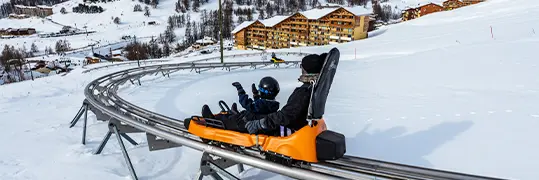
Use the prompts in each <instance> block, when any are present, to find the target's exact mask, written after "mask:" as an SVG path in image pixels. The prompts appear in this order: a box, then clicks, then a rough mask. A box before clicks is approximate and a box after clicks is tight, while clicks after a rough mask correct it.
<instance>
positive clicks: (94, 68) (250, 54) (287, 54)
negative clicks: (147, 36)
mask: <svg viewBox="0 0 539 180" xmlns="http://www.w3.org/2000/svg"><path fill="white" fill-rule="evenodd" d="M266 54H267V53H259V52H257V53H243V54H231V55H226V56H224V58H236V57H249V56H262V55H266ZM275 54H276V55H281V56H289V55H295V56H306V55H309V54H310V53H302V52H275ZM219 59H220V57H209V58H202V59H197V60H192V61H188V62H184V63H180V64H192V63H197V62H207V61H211V60H219ZM172 60H174V59H152V60H141V61H140V64H144V65H147V64H156V63H165V62H170V61H172ZM137 63H138V62H137V61H128V62H112V63H111V64H108V65H103V66H99V67H93V68H88V69H87V70H84V71H82V73H87V72H91V71H95V70H100V69H105V68H111V67H118V66H129V65H134V64H137ZM86 66H87V65H85V66H82V67H83V68H87V67H86Z"/></svg>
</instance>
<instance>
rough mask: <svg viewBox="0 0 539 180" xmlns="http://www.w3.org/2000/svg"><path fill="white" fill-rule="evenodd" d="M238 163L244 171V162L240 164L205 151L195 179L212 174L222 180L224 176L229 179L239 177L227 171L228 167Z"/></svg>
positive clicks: (239, 169)
mask: <svg viewBox="0 0 539 180" xmlns="http://www.w3.org/2000/svg"><path fill="white" fill-rule="evenodd" d="M234 165H238V171H239V172H240V173H241V172H243V170H244V169H243V164H239V163H237V162H235V161H232V160H228V159H223V158H220V157H215V158H214V157H212V156H211V155H210V154H208V153H206V152H204V153H203V154H202V158H201V159H200V171H199V172H198V173H197V177H195V179H197V180H202V178H203V177H204V176H211V177H213V178H214V179H218V180H221V179H223V178H222V177H221V175H222V176H224V177H226V178H227V179H237V180H239V178H238V177H236V176H234V175H233V174H231V173H230V172H228V171H226V168H229V167H232V166H234Z"/></svg>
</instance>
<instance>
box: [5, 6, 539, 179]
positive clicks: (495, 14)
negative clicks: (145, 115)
mask: <svg viewBox="0 0 539 180" xmlns="http://www.w3.org/2000/svg"><path fill="white" fill-rule="evenodd" d="M490 27H492V32H493V36H494V38H492V35H491V29H490ZM538 30H539V2H536V1H531V0H489V1H488V2H484V3H481V4H477V5H474V6H469V7H466V8H462V9H457V10H454V11H449V12H440V13H436V14H432V15H429V16H425V17H422V18H419V19H416V20H413V21H408V22H404V23H401V24H398V25H394V26H389V27H388V28H387V29H384V30H379V31H377V32H374V33H373V34H372V36H371V38H369V39H366V40H361V41H356V42H352V43H348V44H340V45H336V46H324V47H308V48H298V49H288V50H279V51H299V50H301V51H303V52H317V53H320V52H324V51H327V50H329V49H330V48H331V47H338V48H339V49H340V50H341V53H342V56H341V57H342V58H341V59H342V60H343V61H342V62H341V64H340V65H339V67H338V73H337V75H336V79H335V82H334V85H333V87H332V90H331V93H330V95H329V98H328V104H327V106H326V107H327V110H326V115H325V119H326V122H327V123H328V127H329V128H330V129H332V130H335V131H339V132H341V133H343V134H345V135H346V137H347V147H348V149H347V153H349V154H351V155H356V156H363V157H370V158H379V159H382V160H388V161H396V162H401V163H408V164H412V165H420V166H426V167H431V168H440V169H447V170H453V171H462V172H466V173H477V174H482V175H488V176H497V177H501V178H509V179H523V180H534V179H538V178H539V172H538V171H537V170H536V169H537V168H536V167H539V155H538V154H537V152H539V143H538V141H536V140H535V137H537V136H539V131H537V130H536V127H538V126H539V121H538V118H539V110H537V108H535V107H536V106H537V102H539V82H538V81H537V80H536V79H537V78H535V77H536V76H537V72H538V71H539V63H538V62H537V58H536V53H535V50H536V49H537V47H539V35H538V34H536V33H537V32H538ZM356 54H357V55H356ZM243 60H259V58H257V59H243ZM114 70H118V69H109V70H106V71H107V72H111V71H114ZM106 71H95V72H92V73H89V74H80V71H79V70H76V71H74V72H72V73H70V74H69V75H67V76H65V77H63V78H61V77H48V78H43V79H39V80H37V81H34V82H32V81H27V82H21V83H15V84H10V85H5V86H0V96H1V97H2V98H1V99H0V119H1V121H0V133H1V136H0V141H1V142H3V143H4V144H6V146H5V147H6V148H0V179H15V180H18V179H45V180H47V179H111V180H113V179H126V178H128V176H129V172H128V170H127V169H126V167H125V165H124V164H123V159H122V158H123V157H122V155H121V152H120V150H119V149H118V145H117V143H116V142H114V141H110V142H109V144H108V145H107V147H106V148H105V150H104V152H103V154H102V155H97V156H94V155H91V151H92V150H93V149H94V148H96V147H97V145H98V143H99V141H100V140H101V139H102V138H103V135H104V133H105V131H106V123H103V122H96V121H95V116H93V115H91V114H90V115H89V118H90V121H89V125H88V127H89V129H88V130H89V131H88V144H87V145H86V146H82V145H80V134H81V132H80V131H81V128H82V127H81V126H80V125H78V126H76V127H75V128H73V129H69V128H67V127H68V122H69V121H70V120H71V118H72V116H74V115H75V113H76V111H77V110H78V108H79V107H80V105H81V102H82V100H83V99H84V97H83V94H82V90H83V87H84V86H85V85H86V84H87V83H88V82H89V81H91V80H92V79H95V78H97V77H99V76H101V75H104V74H106ZM299 73H300V72H299V70H298V69H287V70H256V71H254V70H250V69H243V70H238V71H232V72H230V73H228V72H222V71H219V70H214V71H209V72H204V73H202V74H200V75H198V74H194V73H188V72H181V73H179V74H174V75H171V79H164V78H157V79H155V78H153V79H146V80H144V81H142V84H143V85H142V86H141V87H136V86H126V87H124V88H122V89H121V90H120V95H121V96H122V97H124V98H125V99H128V100H130V101H132V102H133V103H135V104H137V105H140V106H142V107H144V108H148V109H151V110H155V111H157V112H160V113H162V114H165V115H168V116H171V117H176V118H185V117H186V116H189V115H192V114H198V113H200V107H201V106H202V105H203V104H206V103H207V104H209V105H210V107H212V109H217V102H218V100H221V99H223V100H225V101H227V102H232V101H237V99H236V98H237V97H236V95H235V90H234V88H233V87H232V86H231V85H230V84H231V83H232V82H233V81H239V82H241V83H242V84H244V85H245V86H248V85H249V84H251V83H253V82H258V81H259V79H260V78H262V77H263V76H266V75H271V76H274V77H276V78H277V79H278V80H279V81H280V83H281V89H282V90H281V93H280V94H279V95H278V100H279V101H281V102H285V101H286V99H287V98H288V95H289V94H290V93H291V92H292V90H293V88H294V87H296V85H297V83H296V79H297V76H298V75H299ZM134 138H135V140H136V141H137V142H144V141H145V138H144V137H143V136H139V135H134ZM8 144H9V145H8ZM127 146H128V151H129V153H130V155H131V159H132V161H133V163H134V166H135V169H136V170H137V173H138V174H139V177H141V179H142V178H144V179H191V177H192V176H193V175H194V174H195V173H196V170H197V166H196V165H197V164H198V161H199V160H198V158H199V157H200V152H196V151H193V150H190V149H187V148H176V149H169V150H164V151H157V152H152V153H149V152H148V150H147V145H146V144H145V143H141V145H140V146H136V147H134V146H131V145H127ZM231 169H234V168H231ZM242 176H243V177H244V178H245V179H284V177H281V176H278V175H274V174H271V173H266V172H261V171H258V170H254V169H248V172H247V173H246V174H244V175H242Z"/></svg>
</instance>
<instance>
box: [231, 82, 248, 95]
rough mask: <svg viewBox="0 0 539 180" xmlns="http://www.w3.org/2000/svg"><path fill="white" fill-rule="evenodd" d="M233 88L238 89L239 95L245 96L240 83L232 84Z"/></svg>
mask: <svg viewBox="0 0 539 180" xmlns="http://www.w3.org/2000/svg"><path fill="white" fill-rule="evenodd" d="M232 86H234V87H236V89H237V90H238V95H242V94H245V90H243V87H242V86H241V84H240V83H239V82H234V83H232Z"/></svg>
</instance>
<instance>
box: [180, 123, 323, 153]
mask: <svg viewBox="0 0 539 180" xmlns="http://www.w3.org/2000/svg"><path fill="white" fill-rule="evenodd" d="M217 121H219V120H217ZM221 127H224V126H223V123H222V122H221V124H219V122H217V123H216V120H214V119H209V118H203V117H198V116H193V117H192V119H191V123H189V128H188V131H189V133H191V134H193V135H196V136H198V137H200V138H203V139H207V140H213V141H218V142H222V143H227V144H233V145H237V146H243V147H256V146H257V145H258V146H260V148H261V149H262V150H263V151H268V152H274V153H277V154H281V155H284V156H287V157H290V158H292V159H295V160H302V161H306V162H312V163H316V162H318V158H317V154H316V149H317V148H316V139H317V136H318V135H319V134H321V133H322V132H323V131H326V129H327V127H326V123H325V122H324V120H323V119H320V120H318V121H316V123H313V125H312V126H308V125H307V126H305V127H303V128H301V129H300V130H298V131H296V132H294V133H293V134H292V135H289V136H286V137H280V136H268V135H255V134H248V133H241V132H236V131H231V130H226V129H224V128H221ZM257 137H258V141H257Z"/></svg>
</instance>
